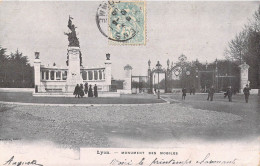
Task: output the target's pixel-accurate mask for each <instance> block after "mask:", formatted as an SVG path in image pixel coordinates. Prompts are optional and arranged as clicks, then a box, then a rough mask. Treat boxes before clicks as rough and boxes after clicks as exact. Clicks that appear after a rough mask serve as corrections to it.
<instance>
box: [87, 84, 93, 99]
mask: <svg viewBox="0 0 260 166" xmlns="http://www.w3.org/2000/svg"><path fill="white" fill-rule="evenodd" d="M88 97H93V91H92V87H91V85H89V89H88Z"/></svg>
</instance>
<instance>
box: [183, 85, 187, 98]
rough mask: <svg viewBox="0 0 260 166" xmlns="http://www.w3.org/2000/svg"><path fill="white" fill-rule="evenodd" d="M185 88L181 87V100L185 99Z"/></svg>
mask: <svg viewBox="0 0 260 166" xmlns="http://www.w3.org/2000/svg"><path fill="white" fill-rule="evenodd" d="M186 93H187V90H186V88H182V100H185V97H186Z"/></svg>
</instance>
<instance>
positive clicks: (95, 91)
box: [94, 84, 98, 97]
mask: <svg viewBox="0 0 260 166" xmlns="http://www.w3.org/2000/svg"><path fill="white" fill-rule="evenodd" d="M94 96H95V97H98V91H97V85H96V84H95V86H94Z"/></svg>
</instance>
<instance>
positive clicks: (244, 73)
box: [239, 62, 249, 93]
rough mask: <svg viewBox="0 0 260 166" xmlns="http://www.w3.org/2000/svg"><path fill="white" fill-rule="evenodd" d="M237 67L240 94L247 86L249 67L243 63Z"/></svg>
mask: <svg viewBox="0 0 260 166" xmlns="http://www.w3.org/2000/svg"><path fill="white" fill-rule="evenodd" d="M239 67H240V93H243V89H244V87H246V84H249V81H248V69H249V65H248V64H246V63H245V62H244V63H243V64H241V65H240V66H239Z"/></svg>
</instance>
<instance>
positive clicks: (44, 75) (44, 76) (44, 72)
mask: <svg viewBox="0 0 260 166" xmlns="http://www.w3.org/2000/svg"><path fill="white" fill-rule="evenodd" d="M43 79H44V80H46V71H43Z"/></svg>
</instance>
